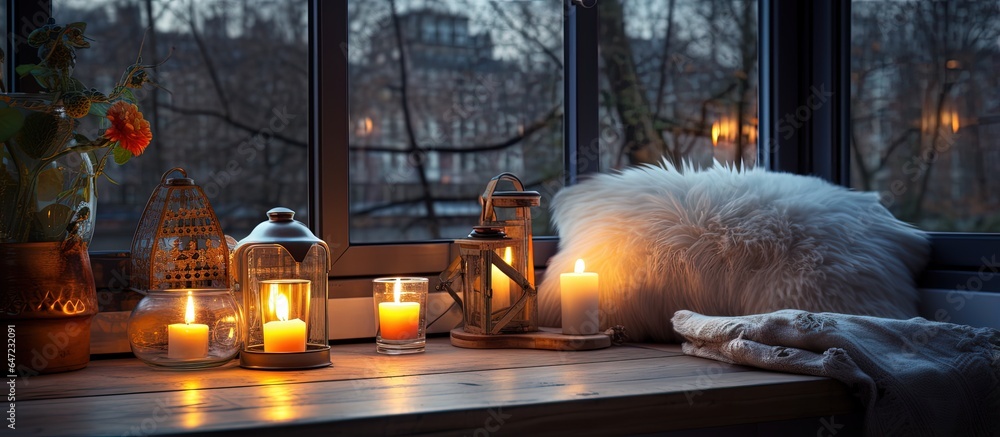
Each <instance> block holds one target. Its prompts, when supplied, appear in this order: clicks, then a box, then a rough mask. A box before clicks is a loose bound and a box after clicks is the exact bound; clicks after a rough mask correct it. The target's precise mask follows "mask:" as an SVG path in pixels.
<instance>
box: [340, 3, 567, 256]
mask: <svg viewBox="0 0 1000 437" xmlns="http://www.w3.org/2000/svg"><path fill="white" fill-rule="evenodd" d="M394 8H395V9H394ZM348 18H349V35H348V60H349V67H348V70H349V76H350V78H349V80H350V95H349V99H350V117H351V120H350V121H351V131H350V185H351V187H350V190H351V191H350V209H351V214H350V235H351V242H352V243H371V242H388V241H416V240H427V239H439V238H446V239H454V238H462V237H465V236H466V235H468V233H469V231H470V230H471V229H472V226H473V225H475V224H477V223H478V221H479V212H480V206H479V203H478V200H477V199H478V197H479V195H481V194H482V191H483V189H484V188H485V186H486V183H487V182H488V181H489V180H490V178H492V177H493V176H496V175H497V174H499V173H501V172H511V173H514V174H515V175H517V176H518V177H519V178H520V179H521V181H522V182H524V184H525V185H526V187H525V188H526V189H529V190H538V191H540V192H541V193H542V194H543V199H542V203H543V205H547V204H548V202H549V198H550V195H551V193H552V192H554V191H556V190H557V189H558V188H559V187H560V186H561V184H562V179H563V175H564V172H563V127H562V126H563V125H562V106H563V83H562V78H563V59H562V53H563V36H562V35H563V28H562V26H563V18H564V17H563V4H562V2H561V1H558V0H532V1H520V2H510V1H485V0H451V1H442V2H431V1H422V0H398V1H395V2H394V3H393V2H389V1H386V0H378V1H373V0H364V1H358V0H355V1H351V2H349V3H348ZM397 29H398V31H397ZM400 42H401V43H400ZM546 213H547V208H545V207H543V208H535V209H534V210H533V211H532V214H533V217H532V218H533V220H534V221H533V224H534V234H535V235H547V234H548V235H551V234H553V232H552V230H551V229H550V228H549V223H548V220H547V217H546Z"/></svg>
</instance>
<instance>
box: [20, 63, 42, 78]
mask: <svg viewBox="0 0 1000 437" xmlns="http://www.w3.org/2000/svg"><path fill="white" fill-rule="evenodd" d="M36 68H38V65H37V64H24V65H18V66H17V68H15V69H14V71H16V72H17V75H18V76H21V77H24V76H27V75H28V74H30V73H31V71H32V70H34V69H36Z"/></svg>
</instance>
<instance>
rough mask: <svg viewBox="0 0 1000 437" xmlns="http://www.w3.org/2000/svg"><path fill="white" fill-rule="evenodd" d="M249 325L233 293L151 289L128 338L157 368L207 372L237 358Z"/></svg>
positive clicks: (132, 320)
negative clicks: (204, 369) (206, 370)
mask: <svg viewBox="0 0 1000 437" xmlns="http://www.w3.org/2000/svg"><path fill="white" fill-rule="evenodd" d="M243 326H244V324H243V318H242V315H241V313H240V310H239V307H238V305H237V304H236V299H234V298H233V294H232V292H231V291H230V290H229V289H225V288H212V289H175V290H149V291H148V292H147V294H146V296H145V297H143V298H142V300H141V301H139V304H138V305H136V307H135V309H133V310H132V314H131V315H129V320H128V340H129V345H130V346H131V348H132V353H134V354H135V356H136V357H137V358H139V359H140V360H142V361H143V362H144V363H146V364H149V365H151V366H154V367H161V368H174V369H201V368H207V367H215V366H221V365H223V364H226V363H227V362H229V361H230V360H232V359H233V358H235V357H236V354H237V353H239V351H240V349H241V348H242V346H243Z"/></svg>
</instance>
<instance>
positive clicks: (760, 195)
mask: <svg viewBox="0 0 1000 437" xmlns="http://www.w3.org/2000/svg"><path fill="white" fill-rule="evenodd" d="M552 209H553V214H554V215H553V220H554V222H555V225H556V227H557V229H558V230H559V237H560V240H559V252H558V253H557V254H556V255H555V256H554V257H552V259H551V260H550V261H549V265H548V267H547V268H546V270H545V275H544V278H543V281H542V283H541V285H540V286H539V323H540V324H541V325H542V326H560V323H561V322H560V319H561V307H560V304H559V301H560V290H559V273H561V272H570V271H573V267H574V264H575V262H576V260H577V259H578V258H582V259H584V261H585V263H586V265H587V269H586V270H587V271H591V272H597V273H599V274H600V284H599V287H600V295H601V297H600V303H601V315H600V320H601V327H602V328H607V327H610V326H614V325H618V324H621V325H624V326H625V328H626V329H627V331H628V334H629V336H630V337H631V339H633V340H637V341H671V342H672V341H680V340H682V339H681V338H680V337H679V336H677V335H676V334H675V333H674V332H673V329H672V327H671V325H670V317H671V316H672V315H673V314H674V312H675V311H677V310H691V311H695V312H698V313H702V314H707V315H719V316H735V315H745V314H758V313H765V312H771V311H776V310H781V309H786V308H792V309H801V310H806V311H811V312H835V313H847V314H859V315H869V316H878V317H890V318H910V317H914V316H916V315H917V292H916V288H915V286H914V277H915V276H916V273H917V272H918V271H919V270H921V269H922V268H923V267H924V265H925V264H926V262H927V258H928V256H929V253H930V245H929V242H928V240H927V237H926V235H925V234H924V233H923V232H921V231H919V230H917V229H915V228H913V227H911V226H910V225H907V224H905V223H903V222H900V221H899V220H896V219H895V218H894V217H893V216H892V215H891V214H890V213H889V212H888V211H887V210H886V209H885V208H884V207H883V206H882V205H881V204H880V203H879V202H878V198H877V195H876V194H875V193H865V192H856V191H850V190H848V189H846V188H843V187H840V186H836V185H833V184H830V183H828V182H826V181H823V180H822V179H819V178H815V177H807V176H799V175H792V174H786V173H775V172H769V171H765V170H758V169H754V170H746V171H742V172H740V171H736V170H734V169H732V168H730V167H727V166H724V165H722V164H718V163H717V164H716V165H715V166H713V167H711V168H708V169H704V170H695V169H693V168H687V167H685V168H684V169H683V172H681V171H679V169H675V168H674V167H673V166H671V165H670V164H669V163H664V164H663V166H662V167H657V166H644V167H637V168H630V169H627V170H624V171H622V172H620V173H616V174H600V175H597V176H594V177H592V178H590V179H587V180H585V181H583V182H582V183H580V184H577V185H575V186H571V187H567V188H564V189H563V190H561V191H560V192H559V193H558V194H557V195H556V196H555V198H554V200H553V202H552Z"/></svg>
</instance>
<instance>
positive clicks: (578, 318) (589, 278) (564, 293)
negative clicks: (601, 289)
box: [559, 259, 600, 335]
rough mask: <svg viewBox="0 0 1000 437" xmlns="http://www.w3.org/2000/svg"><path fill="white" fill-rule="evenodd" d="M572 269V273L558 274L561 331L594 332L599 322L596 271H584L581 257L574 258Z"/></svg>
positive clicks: (565, 332) (586, 333)
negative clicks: (560, 298)
mask: <svg viewBox="0 0 1000 437" xmlns="http://www.w3.org/2000/svg"><path fill="white" fill-rule="evenodd" d="M574 270H575V271H574V272H572V273H562V274H560V275H559V286H560V291H561V297H562V332H563V334H573V335H589V334H596V333H597V331H598V329H599V324H600V320H599V315H600V312H599V308H598V304H599V302H600V295H599V293H598V289H597V280H598V278H597V273H594V272H584V264H583V260H582V259H578V260H576V268H575V269H574Z"/></svg>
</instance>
